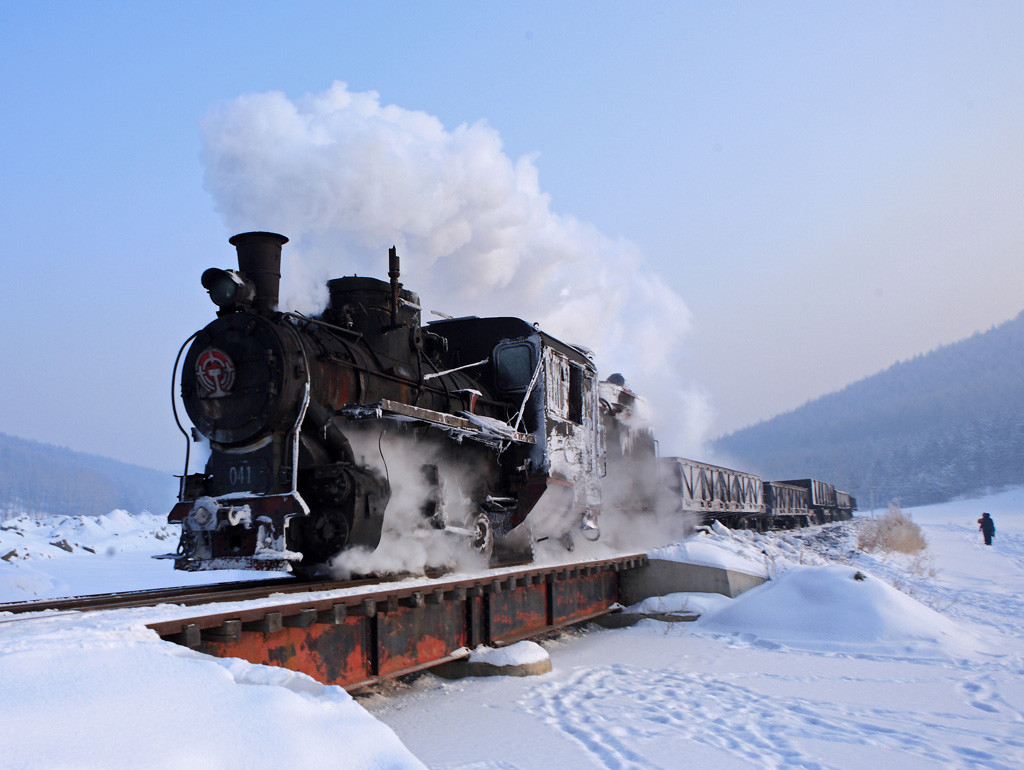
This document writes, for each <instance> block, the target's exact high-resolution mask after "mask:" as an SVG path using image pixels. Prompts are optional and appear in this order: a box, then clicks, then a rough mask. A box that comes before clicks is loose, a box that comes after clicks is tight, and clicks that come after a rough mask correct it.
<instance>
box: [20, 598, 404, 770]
mask: <svg viewBox="0 0 1024 770" xmlns="http://www.w3.org/2000/svg"><path fill="white" fill-rule="evenodd" d="M112 616H113V614H112V613H98V614H95V615H93V616H89V617H90V618H93V620H78V621H72V622H70V623H69V622H68V621H67V619H66V618H65V619H61V618H57V617H52V616H51V617H49V618H47V617H40V618H38V619H35V620H16V621H12V620H8V621H6V622H5V623H2V624H0V658H2V659H3V665H2V666H0V692H3V693H4V701H5V703H7V704H9V708H6V709H4V710H3V718H2V719H0V746H2V747H3V749H2V758H0V763H2V764H3V765H4V766H5V767H103V768H135V767H139V766H144V767H151V768H181V767H195V768H206V767H208V768H214V767H250V768H275V767H309V768H315V767H325V768H326V767H339V766H343V767H359V768H414V767H415V768H419V767H423V765H422V764H421V763H420V762H419V760H417V759H416V758H415V757H414V756H413V755H412V754H411V753H410V752H409V751H408V750H407V749H406V748H405V747H404V746H403V745H402V743H401V741H399V740H398V739H397V738H396V737H395V735H394V733H393V732H392V731H391V729H390V728H388V727H386V726H384V725H383V724H381V723H380V722H378V721H377V720H376V719H374V718H373V717H371V716H370V715H369V714H367V713H366V711H365V710H364V709H363V708H362V707H360V706H359V705H358V704H357V703H355V702H354V701H353V700H352V698H351V697H350V696H349V695H348V693H346V692H345V691H344V690H343V689H342V688H340V687H335V686H327V685H322V684H319V683H318V682H316V681H314V680H313V679H311V678H309V677H308V676H305V675H304V674H299V673H295V672H292V671H288V670H286V669H281V668H273V667H270V666H256V665H253V664H250V663H247V662H245V661H242V660H238V659H230V658H229V659H217V658H211V657H208V656H205V655H200V654H198V653H194V652H192V651H190V650H188V649H187V648H184V647H179V646H177V645H174V644H170V643H168V642H162V641H160V640H159V639H158V638H157V637H156V636H155V634H153V633H152V632H151V631H148V630H146V629H145V628H143V627H131V628H127V629H126V628H123V627H121V628H118V627H117V624H114V625H111V623H110V621H109V618H111V617H112ZM96 618H99V619H98V620H96ZM104 618H106V619H108V620H104Z"/></svg>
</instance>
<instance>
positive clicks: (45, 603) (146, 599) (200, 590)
mask: <svg viewBox="0 0 1024 770" xmlns="http://www.w3.org/2000/svg"><path fill="white" fill-rule="evenodd" d="M380 582H382V579H381V578H366V579H362V580H346V581H323V580H320V581H317V580H299V579H298V578H291V577H286V578H267V579H265V580H248V581H247V580H239V581H235V582H232V583H209V584H204V585H199V586H178V587H175V588H154V589H143V590H137V591H120V592H118V593H109V594H85V595H82V596H65V597H59V598H55V599H37V600H33V601H25V602H12V603H9V604H0V614H2V613H6V612H9V613H13V614H22V613H26V612H44V611H47V610H56V611H71V610H78V611H83V612H85V611H92V610H114V609H128V608H132V607H152V606H155V605H157V604H181V605H196V604H211V603H217V602H240V601H248V600H250V599H263V598H265V597H267V596H270V595H271V594H290V593H305V592H309V591H331V590H335V589H339V588H351V587H353V586H363V585H375V584H377V583H380Z"/></svg>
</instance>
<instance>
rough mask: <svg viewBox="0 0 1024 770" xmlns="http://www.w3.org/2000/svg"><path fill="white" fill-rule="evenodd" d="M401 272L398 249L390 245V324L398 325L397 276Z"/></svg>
mask: <svg viewBox="0 0 1024 770" xmlns="http://www.w3.org/2000/svg"><path fill="white" fill-rule="evenodd" d="M399 275H401V272H400V271H399V269H398V249H397V248H395V247H394V246H392V247H391V248H390V249H388V278H390V279H391V325H392V326H398V288H399V284H398V276H399Z"/></svg>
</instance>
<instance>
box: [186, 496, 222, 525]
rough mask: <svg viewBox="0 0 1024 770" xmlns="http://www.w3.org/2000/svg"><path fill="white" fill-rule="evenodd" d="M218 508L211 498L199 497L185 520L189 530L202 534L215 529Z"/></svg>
mask: <svg viewBox="0 0 1024 770" xmlns="http://www.w3.org/2000/svg"><path fill="white" fill-rule="evenodd" d="M219 507H220V506H219V505H218V503H217V501H216V500H214V499H213V498H212V497H200V498H199V499H198V500H196V502H195V504H194V505H193V506H192V510H191V511H189V513H188V518H187V519H186V521H187V523H188V527H189V529H191V530H192V531H193V532H202V531H204V530H212V529H216V528H217V510H218V508H219Z"/></svg>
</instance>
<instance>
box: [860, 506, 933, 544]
mask: <svg viewBox="0 0 1024 770" xmlns="http://www.w3.org/2000/svg"><path fill="white" fill-rule="evenodd" d="M857 547H858V548H860V549H861V550H862V551H898V552H900V553H918V552H920V551H923V550H924V549H925V548H927V547H928V544H927V543H926V542H925V539H924V533H922V532H921V528H920V527H919V526H917V524H915V523H914V522H913V520H912V519H911V518H910V516H909V515H908V514H905V513H904V512H903V510H902V509H901V508H900V506H899V505H898V504H897V503H889V510H888V512H886V513H883V514H882V515H881V516H879V517H878V518H877V519H872V520H871V521H868V522H865V523H864V525H863V526H862V527H861V528H860V531H859V532H858V533H857Z"/></svg>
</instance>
